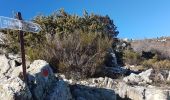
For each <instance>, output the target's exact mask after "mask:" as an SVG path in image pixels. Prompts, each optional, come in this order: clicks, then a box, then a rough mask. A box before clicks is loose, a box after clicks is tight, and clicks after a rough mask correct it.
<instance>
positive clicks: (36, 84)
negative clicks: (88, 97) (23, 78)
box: [28, 60, 72, 100]
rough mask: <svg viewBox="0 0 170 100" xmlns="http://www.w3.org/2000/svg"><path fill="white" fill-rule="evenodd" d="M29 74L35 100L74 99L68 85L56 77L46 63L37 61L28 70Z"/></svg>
mask: <svg viewBox="0 0 170 100" xmlns="http://www.w3.org/2000/svg"><path fill="white" fill-rule="evenodd" d="M28 73H29V75H28V79H29V84H30V90H31V92H32V94H33V98H34V99H36V100H43V99H45V100H70V99H71V98H72V97H71V93H70V89H69V87H68V84H67V83H65V82H64V81H63V80H58V79H57V78H56V77H55V76H54V74H53V72H52V69H51V68H50V66H49V64H48V63H47V62H46V61H43V60H35V61H34V62H33V63H32V64H31V65H30V67H29V68H28Z"/></svg>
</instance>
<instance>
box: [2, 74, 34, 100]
mask: <svg viewBox="0 0 170 100" xmlns="http://www.w3.org/2000/svg"><path fill="white" fill-rule="evenodd" d="M31 98H32V94H31V92H30V90H29V88H28V86H27V85H26V84H25V83H24V82H23V81H22V80H21V79H20V78H18V77H15V78H9V79H7V78H2V79H0V99H1V100H31Z"/></svg>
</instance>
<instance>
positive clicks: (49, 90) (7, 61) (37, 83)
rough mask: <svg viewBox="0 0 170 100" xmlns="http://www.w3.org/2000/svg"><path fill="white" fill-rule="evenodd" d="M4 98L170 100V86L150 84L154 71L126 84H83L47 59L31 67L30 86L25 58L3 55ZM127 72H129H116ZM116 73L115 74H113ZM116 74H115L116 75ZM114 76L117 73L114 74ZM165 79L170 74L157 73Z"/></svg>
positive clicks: (0, 95) (0, 90) (0, 80)
mask: <svg viewBox="0 0 170 100" xmlns="http://www.w3.org/2000/svg"><path fill="white" fill-rule="evenodd" d="M0 59H1V62H0V99H4V100H74V99H75V100H116V99H118V98H124V99H132V100H169V99H170V88H169V87H163V88H161V87H156V86H151V85H148V84H147V83H149V84H151V83H152V82H153V80H152V79H153V78H152V77H153V74H154V71H153V70H152V69H149V70H146V71H144V72H142V73H140V74H131V75H129V76H127V77H125V78H124V81H122V80H117V79H112V78H108V77H104V78H103V77H99V78H90V79H86V80H81V81H74V80H71V79H69V80H67V79H66V78H65V77H64V75H60V74H58V73H57V75H54V73H53V71H52V69H51V67H50V65H49V64H48V63H47V62H46V61H44V60H35V61H34V62H33V63H31V64H30V65H27V77H28V84H26V83H25V82H24V81H23V80H22V67H21V59H20V57H19V56H17V55H15V56H14V55H0ZM116 68H117V67H115V68H113V69H112V70H114V71H115V70H117V71H115V72H117V73H125V72H124V71H125V69H122V70H120V69H116ZM113 73H114V72H113ZM113 73H112V74H113ZM113 75H114V74H113ZM157 76H159V77H160V78H162V80H169V78H170V72H169V75H165V76H166V77H167V76H168V77H167V78H165V77H164V76H163V75H162V74H157Z"/></svg>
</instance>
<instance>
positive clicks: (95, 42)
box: [31, 31, 112, 79]
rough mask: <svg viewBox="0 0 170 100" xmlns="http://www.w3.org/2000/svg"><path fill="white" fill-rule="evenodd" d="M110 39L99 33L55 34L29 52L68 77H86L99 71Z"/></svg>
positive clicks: (109, 45) (109, 44)
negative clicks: (51, 39)
mask: <svg viewBox="0 0 170 100" xmlns="http://www.w3.org/2000/svg"><path fill="white" fill-rule="evenodd" d="M111 44H112V41H111V40H110V39H109V38H108V37H102V36H100V34H99V33H83V32H79V31H77V32H74V33H72V34H69V35H65V36H63V35H62V37H61V36H56V37H55V38H54V40H53V41H47V43H46V44H45V45H44V46H43V48H42V47H41V50H40V49H38V50H37V51H33V52H31V54H32V57H33V58H32V59H35V58H38V57H40V58H41V59H44V60H46V61H48V62H50V64H51V65H52V66H53V67H54V68H55V69H57V71H59V72H61V73H64V74H65V75H66V77H68V78H75V79H80V78H86V77H91V76H93V75H94V74H96V73H98V72H100V69H101V66H102V64H103V61H104V57H105V54H106V52H107V49H108V48H110V47H111Z"/></svg>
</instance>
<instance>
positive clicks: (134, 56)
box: [123, 50, 142, 65]
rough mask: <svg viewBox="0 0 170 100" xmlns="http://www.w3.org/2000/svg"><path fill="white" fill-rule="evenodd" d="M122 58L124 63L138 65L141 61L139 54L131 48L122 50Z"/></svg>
mask: <svg viewBox="0 0 170 100" xmlns="http://www.w3.org/2000/svg"><path fill="white" fill-rule="evenodd" d="M123 60H124V63H125V64H129V65H139V64H140V63H141V61H142V58H141V55H140V54H139V53H137V52H134V51H133V50H125V51H124V52H123Z"/></svg>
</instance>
